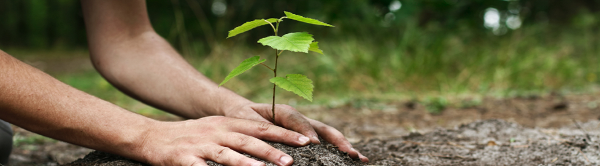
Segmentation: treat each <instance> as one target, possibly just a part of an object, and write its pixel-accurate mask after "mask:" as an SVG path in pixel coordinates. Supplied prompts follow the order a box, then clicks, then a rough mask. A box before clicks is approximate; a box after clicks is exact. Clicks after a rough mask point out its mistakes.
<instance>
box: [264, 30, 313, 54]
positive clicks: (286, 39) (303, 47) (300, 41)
mask: <svg viewBox="0 0 600 166" xmlns="http://www.w3.org/2000/svg"><path fill="white" fill-rule="evenodd" d="M313 40H315V39H314V38H313V37H312V35H311V34H308V33H306V32H295V33H288V34H285V35H283V36H281V37H280V36H269V37H265V38H262V39H260V40H258V43H261V44H263V45H265V46H271V47H273V48H274V49H277V50H288V51H294V52H303V53H308V48H309V47H310V44H311V43H312V41H313Z"/></svg>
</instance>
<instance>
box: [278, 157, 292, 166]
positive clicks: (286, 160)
mask: <svg viewBox="0 0 600 166" xmlns="http://www.w3.org/2000/svg"><path fill="white" fill-rule="evenodd" d="M279 162H281V164H282V165H288V164H289V163H290V162H292V157H290V156H283V157H281V158H280V159H279Z"/></svg>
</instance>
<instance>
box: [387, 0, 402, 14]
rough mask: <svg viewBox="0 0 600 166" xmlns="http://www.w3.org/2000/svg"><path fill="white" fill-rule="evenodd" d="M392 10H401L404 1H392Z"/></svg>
mask: <svg viewBox="0 0 600 166" xmlns="http://www.w3.org/2000/svg"><path fill="white" fill-rule="evenodd" d="M389 8H390V12H396V11H398V10H400V8H402V3H400V1H398V0H395V1H392V3H390V7H389Z"/></svg>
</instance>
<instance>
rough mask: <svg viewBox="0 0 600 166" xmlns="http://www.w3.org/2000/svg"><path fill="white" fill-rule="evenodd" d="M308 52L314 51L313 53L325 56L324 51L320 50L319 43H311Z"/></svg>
mask: <svg viewBox="0 0 600 166" xmlns="http://www.w3.org/2000/svg"><path fill="white" fill-rule="evenodd" d="M308 51H312V52H316V53H319V54H323V51H322V50H321V49H319V42H312V43H310V47H309V48H308Z"/></svg>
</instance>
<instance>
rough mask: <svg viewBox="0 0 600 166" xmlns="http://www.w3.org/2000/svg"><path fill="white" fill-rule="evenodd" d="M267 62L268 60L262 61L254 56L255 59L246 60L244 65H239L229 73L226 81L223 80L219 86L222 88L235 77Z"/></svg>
mask: <svg viewBox="0 0 600 166" xmlns="http://www.w3.org/2000/svg"><path fill="white" fill-rule="evenodd" d="M265 61H266V59H262V60H261V59H260V56H254V57H251V58H248V59H246V60H244V61H243V62H242V63H240V65H238V66H237V67H235V69H233V70H232V71H231V72H230V73H229V75H227V77H225V79H224V80H223V82H221V83H220V84H219V86H221V85H223V84H224V83H226V82H227V81H229V79H231V78H233V77H235V76H237V75H240V74H242V73H244V72H245V71H246V70H248V69H250V68H252V67H254V66H256V65H258V64H260V63H263V62H265Z"/></svg>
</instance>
